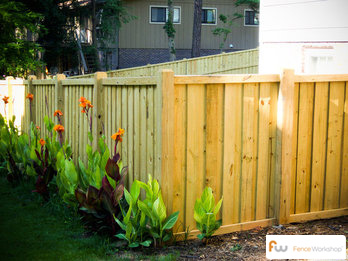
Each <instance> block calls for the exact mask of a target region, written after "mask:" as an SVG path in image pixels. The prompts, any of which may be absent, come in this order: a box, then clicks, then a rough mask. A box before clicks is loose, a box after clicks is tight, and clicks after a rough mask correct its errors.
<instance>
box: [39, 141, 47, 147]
mask: <svg viewBox="0 0 348 261" xmlns="http://www.w3.org/2000/svg"><path fill="white" fill-rule="evenodd" d="M39 142H40V144H41V146H42V147H43V146H44V145H45V143H46V141H45V140H44V139H40V141H39Z"/></svg>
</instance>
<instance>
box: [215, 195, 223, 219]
mask: <svg viewBox="0 0 348 261" xmlns="http://www.w3.org/2000/svg"><path fill="white" fill-rule="evenodd" d="M222 200H223V198H221V199H220V200H219V202H218V203H217V204H216V206H215V209H214V216H216V215H217V213H219V210H220V208H221V204H222Z"/></svg>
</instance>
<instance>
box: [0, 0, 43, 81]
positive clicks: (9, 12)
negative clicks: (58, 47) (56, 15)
mask: <svg viewBox="0 0 348 261" xmlns="http://www.w3.org/2000/svg"><path fill="white" fill-rule="evenodd" d="M42 18H43V17H42V16H41V15H40V14H38V13H36V12H32V11H31V10H29V9H28V8H27V7H26V6H25V5H24V4H23V3H21V2H19V1H13V0H10V1H9V0H0V32H1V33H0V75H1V76H2V75H11V76H20V77H26V76H27V75H28V74H29V72H30V71H31V70H36V69H37V68H38V67H39V66H41V65H42V63H41V62H40V61H38V59H37V58H38V57H37V53H38V52H39V51H41V48H40V46H39V45H38V44H36V43H35V42H32V41H28V40H27V30H30V31H31V32H32V33H34V34H35V33H37V32H38V31H39V30H40V29H42V28H41V27H40V25H39V23H40V21H42Z"/></svg>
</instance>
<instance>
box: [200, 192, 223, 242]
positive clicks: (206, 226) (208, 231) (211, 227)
mask: <svg viewBox="0 0 348 261" xmlns="http://www.w3.org/2000/svg"><path fill="white" fill-rule="evenodd" d="M221 204H222V198H221V199H220V201H219V202H218V203H217V204H216V206H215V198H214V195H213V191H212V189H211V188H209V187H206V188H205V189H204V191H203V193H202V196H201V198H199V199H197V200H196V203H195V209H194V219H195V220H196V224H197V228H198V229H199V231H200V232H201V234H199V235H198V236H197V237H198V238H199V239H200V240H202V239H204V238H206V239H208V238H210V237H211V236H212V235H213V234H214V232H215V231H216V230H217V229H218V228H219V227H220V226H221V220H216V215H217V213H219V210H220V208H221Z"/></svg>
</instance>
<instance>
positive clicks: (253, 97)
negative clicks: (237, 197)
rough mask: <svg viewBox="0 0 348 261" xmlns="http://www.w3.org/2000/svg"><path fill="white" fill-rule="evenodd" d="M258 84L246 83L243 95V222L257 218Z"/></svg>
mask: <svg viewBox="0 0 348 261" xmlns="http://www.w3.org/2000/svg"><path fill="white" fill-rule="evenodd" d="M258 99H259V88H258V84H245V85H244V96H243V136H242V146H243V154H242V185H241V190H242V191H241V222H247V221H252V220H254V219H255V197H256V168H257V142H258V137H257V132H258V105H259V103H258Z"/></svg>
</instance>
